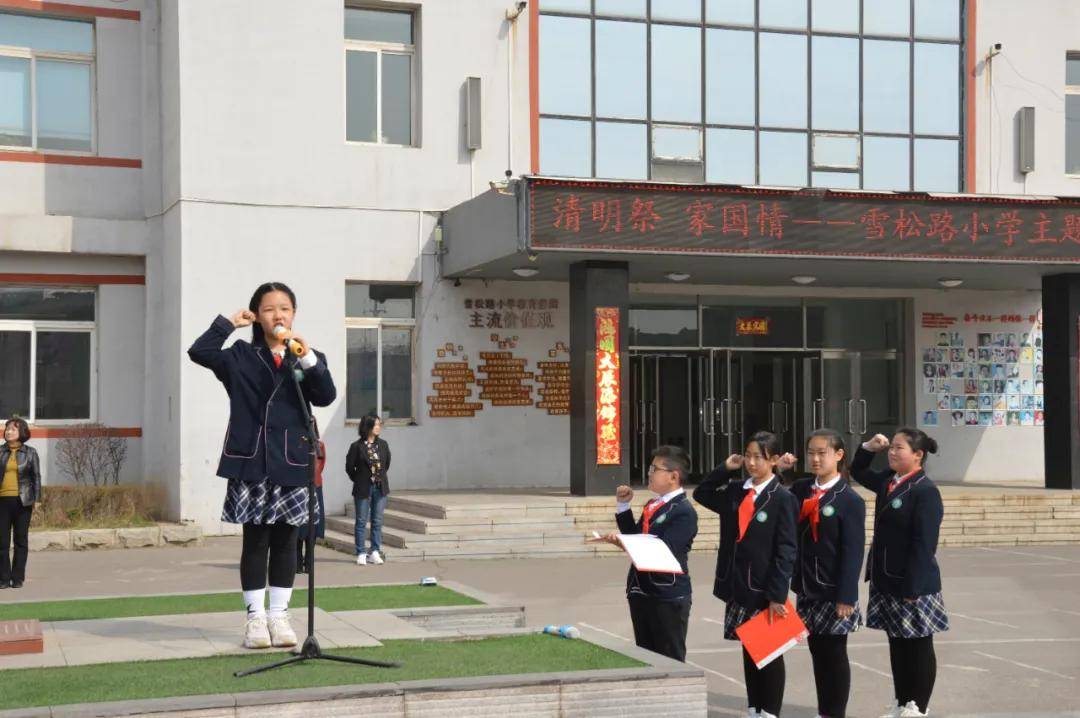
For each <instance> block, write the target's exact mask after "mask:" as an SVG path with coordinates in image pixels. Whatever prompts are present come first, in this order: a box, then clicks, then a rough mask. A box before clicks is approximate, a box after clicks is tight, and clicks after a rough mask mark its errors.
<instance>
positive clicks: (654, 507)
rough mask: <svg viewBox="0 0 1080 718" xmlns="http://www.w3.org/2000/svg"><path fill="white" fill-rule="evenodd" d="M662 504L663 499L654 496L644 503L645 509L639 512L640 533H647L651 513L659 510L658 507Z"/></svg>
mask: <svg viewBox="0 0 1080 718" xmlns="http://www.w3.org/2000/svg"><path fill="white" fill-rule="evenodd" d="M663 505H664V500H663V499H661V498H655V499H653V500H652V501H650V502H649V503H647V504H645V509H644V510H643V511H642V512H641V520H642V523H641V533H643V534H647V533H649V521H650V520H652V517H653V514H655V513H656V512H657V511H659V510H660V507H661V506H663Z"/></svg>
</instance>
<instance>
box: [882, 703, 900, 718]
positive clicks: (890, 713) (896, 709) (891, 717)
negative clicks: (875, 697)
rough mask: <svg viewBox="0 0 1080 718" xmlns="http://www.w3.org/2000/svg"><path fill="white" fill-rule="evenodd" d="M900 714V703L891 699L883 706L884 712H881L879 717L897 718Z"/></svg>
mask: <svg viewBox="0 0 1080 718" xmlns="http://www.w3.org/2000/svg"><path fill="white" fill-rule="evenodd" d="M899 716H900V704H898V703H896V702H895V701H893V703H892V704H891V705H887V706H885V713H882V714H881V718H899Z"/></svg>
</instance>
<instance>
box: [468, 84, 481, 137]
mask: <svg viewBox="0 0 1080 718" xmlns="http://www.w3.org/2000/svg"><path fill="white" fill-rule="evenodd" d="M465 146H466V147H467V148H468V149H470V150H478V149H480V147H481V142H480V78H479V77H468V78H465Z"/></svg>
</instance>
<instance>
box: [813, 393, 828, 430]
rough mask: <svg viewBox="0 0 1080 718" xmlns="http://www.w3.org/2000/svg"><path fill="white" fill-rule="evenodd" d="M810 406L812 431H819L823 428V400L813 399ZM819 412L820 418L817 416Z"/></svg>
mask: <svg viewBox="0 0 1080 718" xmlns="http://www.w3.org/2000/svg"><path fill="white" fill-rule="evenodd" d="M810 406H811V410H812V412H813V418H812V421H813V422H814V429H815V430H816V429H820V428H821V427H823V426H825V400H824V399H814V401H813V402H811V404H810ZM819 411H820V412H821V414H820V416H819V415H818V412H819Z"/></svg>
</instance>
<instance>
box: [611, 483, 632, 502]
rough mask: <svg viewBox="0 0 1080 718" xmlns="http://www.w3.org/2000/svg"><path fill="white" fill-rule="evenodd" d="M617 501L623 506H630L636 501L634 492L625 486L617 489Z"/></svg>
mask: <svg viewBox="0 0 1080 718" xmlns="http://www.w3.org/2000/svg"><path fill="white" fill-rule="evenodd" d="M615 500H616V501H618V502H619V503H621V504H628V503H630V502H631V501H633V500H634V490H633V489H631V488H630V487H629V486H626V485H625V484H624V485H622V486H620V487H618V488H617V489H615Z"/></svg>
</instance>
